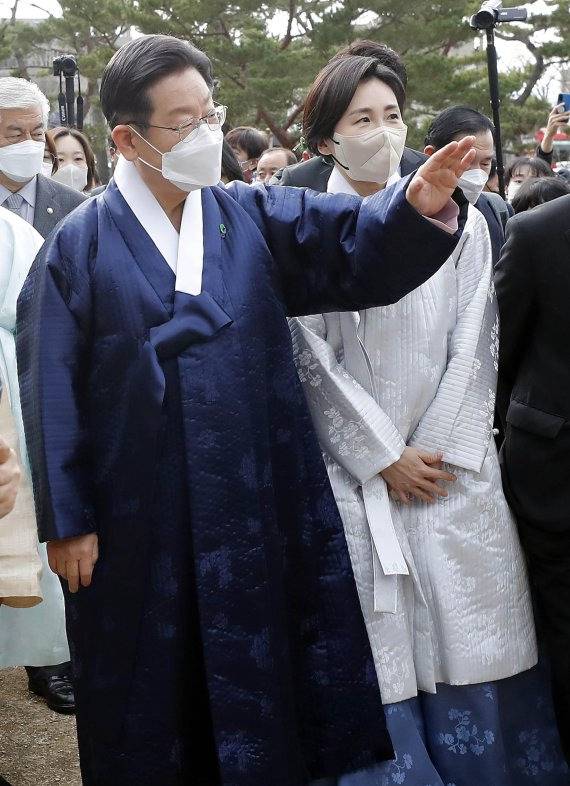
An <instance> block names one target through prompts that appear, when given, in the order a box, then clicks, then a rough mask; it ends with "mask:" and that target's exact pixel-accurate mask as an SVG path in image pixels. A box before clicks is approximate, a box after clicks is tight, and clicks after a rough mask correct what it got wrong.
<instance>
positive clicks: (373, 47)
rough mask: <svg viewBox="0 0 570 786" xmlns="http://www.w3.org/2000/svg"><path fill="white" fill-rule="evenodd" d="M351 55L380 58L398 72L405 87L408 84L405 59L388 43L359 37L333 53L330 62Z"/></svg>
mask: <svg viewBox="0 0 570 786" xmlns="http://www.w3.org/2000/svg"><path fill="white" fill-rule="evenodd" d="M351 55H356V56H358V57H373V58H374V59H375V60H378V62H379V63H380V64H381V65H383V66H386V68H390V69H391V70H392V71H393V72H394V73H395V74H396V76H397V77H398V78H399V80H400V82H401V83H402V84H403V85H404V89H406V87H407V86H408V72H407V71H406V66H405V65H404V61H403V60H402V58H401V57H400V55H399V54H398V53H397V52H395V51H394V50H393V49H391V48H390V47H389V46H386V44H379V43H378V42H377V41H368V40H367V39H364V38H358V39H357V40H356V41H353V42H352V43H351V44H349V45H348V46H345V47H343V48H342V49H339V51H338V52H337V53H336V54H335V55H333V57H332V58H331V61H330V62H332V61H333V60H337V59H338V58H339V57H350V56H351Z"/></svg>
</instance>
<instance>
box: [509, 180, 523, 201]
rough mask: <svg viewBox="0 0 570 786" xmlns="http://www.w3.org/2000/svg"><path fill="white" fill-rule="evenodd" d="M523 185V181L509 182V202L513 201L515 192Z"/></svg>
mask: <svg viewBox="0 0 570 786" xmlns="http://www.w3.org/2000/svg"><path fill="white" fill-rule="evenodd" d="M521 186H522V183H515V181H514V180H511V182H510V183H509V187H508V188H507V199H508V201H509V202H512V201H513V199H514V197H515V194H516V193H517V191H518V190H519V188H520V187H521Z"/></svg>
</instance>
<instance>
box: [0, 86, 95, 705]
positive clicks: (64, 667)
mask: <svg viewBox="0 0 570 786" xmlns="http://www.w3.org/2000/svg"><path fill="white" fill-rule="evenodd" d="M48 114H49V102H48V100H47V98H46V97H45V96H44V95H43V93H42V92H41V91H40V90H39V88H38V87H37V86H36V85H35V84H33V83H32V82H28V81H27V80H25V79H16V78H14V77H4V78H2V79H0V205H1V206H2V207H4V208H6V209H7V210H10V211H12V212H13V213H15V214H16V215H18V216H20V217H21V218H23V219H24V220H25V221H27V222H28V223H30V224H32V225H33V226H34V228H35V229H36V230H37V231H38V232H39V234H40V235H42V237H47V236H48V235H49V233H50V232H51V231H52V229H54V227H55V226H56V225H57V224H58V223H59V222H60V221H61V220H62V219H63V218H64V217H65V216H66V215H67V214H68V213H70V212H71V211H72V210H73V209H74V208H76V207H77V206H78V205H79V204H80V203H81V202H83V200H84V199H85V196H84V195H83V194H81V193H79V192H78V191H74V190H73V189H71V188H68V187H67V186H64V185H61V184H60V183H57V182H55V181H54V180H51V178H49V177H46V176H45V175H44V174H42V171H44V170H43V166H42V164H43V160H44V153H45V131H46V126H47V119H48ZM47 169H49V170H51V167H49V166H48V168H47ZM44 569H45V570H47V566H45V568H44ZM19 613H21V614H25V613H26V612H25V611H20V612H19ZM42 615H45V619H46V628H48V627H53V628H54V629H55V630H61V629H62V628H63V624H64V620H63V616H64V607H63V597H62V598H61V602H60V603H57V597H50V599H49V600H48V599H47V598H46V600H44V603H43V604H42ZM11 619H13V618H10V619H6V620H2V624H3V625H9V624H10V621H11ZM23 622H24V620H22V624H23ZM19 630H21V628H19ZM46 635H47V634H46ZM48 649H50V648H48V647H46V652H47V651H48ZM62 649H63V647H62ZM58 652H59V650H58ZM60 656H61V654H60ZM38 657H39V656H38ZM52 663H53V661H52ZM26 670H27V672H28V681H29V687H30V690H32V691H33V692H34V693H36V694H37V695H40V696H42V697H43V698H44V699H45V701H46V703H47V704H48V706H49V707H50V708H51V709H53V710H54V711H56V712H65V713H69V712H74V710H75V698H74V694H73V687H72V685H71V681H70V673H71V672H70V664H69V663H61V664H56V665H51V664H50V665H45V666H41V665H40V666H38V665H36V666H34V667H31V666H27V667H26Z"/></svg>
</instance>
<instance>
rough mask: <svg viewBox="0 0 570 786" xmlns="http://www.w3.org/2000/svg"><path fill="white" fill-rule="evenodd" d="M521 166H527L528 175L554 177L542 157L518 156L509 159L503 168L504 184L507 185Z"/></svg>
mask: <svg viewBox="0 0 570 786" xmlns="http://www.w3.org/2000/svg"><path fill="white" fill-rule="evenodd" d="M523 167H528V169H529V173H530V177H556V175H555V174H554V172H553V171H552V169H551V168H550V167H549V166H548V164H547V163H546V161H543V159H542V158H530V156H518V158H515V159H514V161H511V163H510V164H509V166H508V167H507V168H506V169H505V185H507V186H508V185H509V183H510V182H511V178H513V177H514V176H515V175H518V174H520V170H521V169H523Z"/></svg>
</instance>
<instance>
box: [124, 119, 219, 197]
mask: <svg viewBox="0 0 570 786" xmlns="http://www.w3.org/2000/svg"><path fill="white" fill-rule="evenodd" d="M129 128H130V129H131V131H134V132H135V134H137V136H139V137H140V138H141V139H144V141H145V142H146V143H147V144H148V145H150V147H152V149H153V150H156V152H157V153H158V154H159V155H160V156H161V157H162V166H161V168H160V169H159V168H158V167H155V166H153V165H152V164H149V163H148V161H145V160H144V159H143V158H141V157H140V156H139V161H141V162H142V163H143V164H145V165H146V166H148V167H150V168H151V169H154V170H155V172H160V173H161V174H162V176H163V177H164V178H165V179H166V180H169V181H170V182H171V183H173V184H174V185H175V186H176V187H177V188H179V189H180V190H181V191H187V192H190V191H197V190H198V189H200V188H207V187H208V186H215V185H217V184H218V183H219V182H220V180H221V178H222V148H223V144H224V135H223V133H222V129H221V128H216V129H211V128H208V126H207V125H206V124H203V125H201V126H200V127H199V128H198V133H197V135H196V136H195V137H193V138H192V140H191V141H188V140H186V139H183V140H182V141H181V142H177V144H175V145H174V147H173V148H172V149H171V150H169V151H168V152H167V153H162V152H161V151H160V150H158V149H157V148H156V147H155V146H154V145H152V144H151V143H150V142H149V141H148V139H145V138H144V137H143V136H142V135H141V134H139V132H138V131H137V130H136V129H135V128H133V127H132V126H129Z"/></svg>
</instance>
